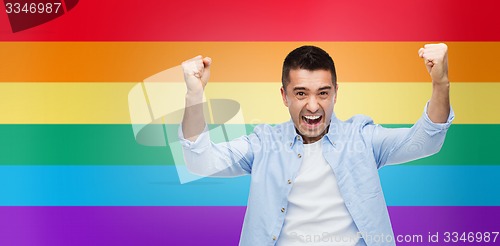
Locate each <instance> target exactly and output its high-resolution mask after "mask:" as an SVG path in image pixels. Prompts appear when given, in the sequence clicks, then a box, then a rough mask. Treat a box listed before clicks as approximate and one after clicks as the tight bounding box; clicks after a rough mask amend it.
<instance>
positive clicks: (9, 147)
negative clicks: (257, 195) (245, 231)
mask: <svg viewBox="0 0 500 246" xmlns="http://www.w3.org/2000/svg"><path fill="white" fill-rule="evenodd" d="M498 9H499V4H498V3H497V2H496V1H493V0H478V1H474V2H458V1H452V0H442V1H435V0H416V1H411V2H407V1H405V2H401V1H397V0H379V1H366V2H359V1H338V2H336V1H322V0H320V1H312V2H305V1H287V2H282V3H281V2H271V1H263V0H254V1H244V2H242V1H230V0H215V1H189V2H186V1H172V2H170V1H160V0H156V1H147V2H138V1H97V0H87V1H81V2H79V4H78V5H77V6H76V7H75V8H74V9H73V10H72V11H71V12H68V13H67V14H65V15H64V16H62V17H59V18H57V19H55V20H53V21H51V22H48V23H46V24H43V25H41V26H38V27H35V28H32V29H29V30H26V31H22V32H19V33H15V34H13V33H12V32H11V30H10V26H9V23H8V19H7V15H4V14H0V55H1V59H0V105H1V106H0V133H1V135H0V145H1V148H0V245H23V246H24V245H200V244H201V243H204V244H207V245H235V244H237V242H238V240H239V234H240V231H241V225H242V221H243V216H244V212H245V206H246V202H247V193H248V189H249V180H250V178H249V177H240V178H231V179H201V180H198V181H195V182H191V183H188V184H184V185H181V184H179V181H178V178H177V174H176V172H175V167H174V165H173V164H174V163H173V159H172V154H171V153H170V150H169V148H168V147H147V146H141V145H139V144H137V143H136V142H135V139H134V135H133V132H132V127H131V125H130V116H129V112H128V105H127V95H128V92H129V91H130V89H131V88H132V87H133V86H134V85H135V84H136V83H137V82H141V81H142V80H144V79H145V78H147V77H149V76H150V75H153V74H155V73H157V72H159V71H162V70H165V69H168V68H170V67H174V66H177V65H179V64H180V63H181V62H182V61H183V60H186V59H188V58H191V57H193V56H195V55H198V54H203V55H207V56H211V57H212V58H213V60H214V65H213V69H212V78H211V82H210V85H209V87H207V89H208V90H211V93H212V94H213V95H214V96H215V97H219V98H233V99H236V100H238V102H240V103H241V105H242V109H243V112H244V116H245V122H247V123H248V124H247V125H246V127H247V130H248V131H249V132H250V131H251V130H252V127H253V125H254V124H256V123H270V124H274V123H280V122H283V121H286V120H288V117H289V116H288V113H287V110H286V109H285V108H284V107H283V106H282V103H281V102H280V97H279V91H278V90H279V86H280V82H279V81H280V76H281V63H282V60H283V58H284V57H285V56H286V54H287V53H288V52H289V51H290V50H292V49H293V48H295V47H297V46H300V45H303V44H313V45H318V46H321V47H322V48H324V49H325V50H327V51H328V52H329V53H330V54H331V55H332V57H333V58H334V60H335V61H336V66H337V69H338V70H337V73H338V77H339V85H340V89H339V95H338V99H337V102H338V103H337V106H336V113H337V116H338V117H339V118H341V119H347V118H348V117H350V116H351V115H354V114H359V113H361V114H367V115H370V116H372V118H373V119H374V120H375V122H376V123H381V124H384V125H386V126H390V127H396V126H410V125H411V124H412V123H413V122H415V121H416V120H417V119H418V117H419V116H420V114H421V113H422V110H423V106H424V104H425V102H426V100H427V99H428V98H429V97H430V92H431V84H430V82H429V75H428V74H427V72H426V70H425V67H424V65H423V62H422V61H421V59H420V58H418V55H417V50H418V48H420V47H421V46H422V45H423V44H425V43H429V42H446V43H447V44H448V46H449V64H450V65H449V66H450V68H449V69H450V79H451V80H452V89H451V93H452V95H451V99H452V105H453V107H454V110H455V113H456V119H455V122H454V125H453V126H452V127H451V128H450V129H449V132H448V136H447V139H446V142H445V145H444V146H443V149H442V151H441V152H440V153H438V154H436V155H435V156H432V157H429V158H425V159H421V160H418V161H414V162H411V163H409V164H406V165H400V166H391V167H386V168H383V169H382V170H381V172H380V175H381V179H382V184H383V188H384V192H385V195H386V200H387V203H388V206H389V212H390V215H391V220H392V222H393V227H394V232H395V234H396V235H423V239H424V242H426V240H427V236H428V234H429V233H431V234H435V233H444V232H455V231H456V232H492V231H499V230H500V223H499V221H500V207H499V206H500V189H499V186H500V181H498V180H499V179H498V178H499V177H500V157H499V155H498V153H497V151H498V148H499V147H500V144H498V139H500V101H499V100H500V99H499V97H498V95H499V93H500V73H499V72H498V71H499V69H500V62H499V60H498V57H500V42H499V41H500V32H499V31H498V30H499V27H500V18H498V17H497V16H498V15H497V13H496V12H497V10H498ZM2 11H3V10H2ZM498 241H500V238H499V239H497V242H498ZM462 243H463V242H462ZM476 244H477V245H485V244H484V243H476ZM490 244H491V243H490ZM398 245H415V244H412V243H404V242H402V243H398ZM486 245H489V244H486ZM492 245H493V244H492Z"/></svg>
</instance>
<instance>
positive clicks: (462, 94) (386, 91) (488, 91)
mask: <svg viewBox="0 0 500 246" xmlns="http://www.w3.org/2000/svg"><path fill="white" fill-rule="evenodd" d="M135 85H137V83H119V82H114V83H60V82H59V83H0V105H2V107H0V115H1V117H0V123H1V124H129V123H130V115H129V107H128V93H129V91H130V90H131V89H132V87H134V86H135ZM279 88H280V84H279V83H255V82H254V83H228V82H224V83H215V82H210V84H209V85H208V86H207V92H206V96H207V98H225V99H233V100H236V101H238V102H239V103H240V104H241V109H242V113H243V116H244V119H245V123H247V124H257V123H280V122H283V121H287V120H288V119H289V115H288V111H287V109H286V108H285V107H284V105H283V103H282V102H281V97H280V94H279ZM451 92H452V95H451V99H452V106H453V108H454V110H455V112H456V120H455V123H461V124H500V114H499V112H500V99H499V97H498V92H500V83H499V82H497V83H453V84H452V86H451ZM430 94H431V84H430V83H422V82H417V83H378V82H377V83H375V82H366V83H340V88H339V94H338V97H337V105H336V106H335V112H336V114H337V116H338V117H339V118H340V119H344V120H345V119H347V118H349V117H350V116H352V115H354V114H366V115H369V116H371V117H372V118H373V119H374V121H375V122H376V123H381V124H391V123H392V124H410V123H413V122H414V121H415V120H417V119H418V117H419V116H420V114H421V113H422V111H423V107H424V105H425V102H426V101H427V100H428V99H429V98H430ZM179 100H183V95H179V97H178V98H177V99H173V98H171V100H170V101H172V102H173V103H174V101H175V102H176V104H178V102H177V101H179Z"/></svg>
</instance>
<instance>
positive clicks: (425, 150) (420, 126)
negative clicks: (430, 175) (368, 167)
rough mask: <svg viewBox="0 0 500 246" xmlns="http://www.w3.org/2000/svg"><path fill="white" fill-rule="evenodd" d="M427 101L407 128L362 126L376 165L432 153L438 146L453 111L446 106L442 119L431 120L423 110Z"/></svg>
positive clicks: (409, 159) (451, 118)
mask: <svg viewBox="0 0 500 246" xmlns="http://www.w3.org/2000/svg"><path fill="white" fill-rule="evenodd" d="M428 104H429V103H428V102H427V104H426V105H425V107H424V112H423V114H422V116H421V117H420V119H419V120H418V121H417V122H416V123H415V124H414V125H413V126H412V127H411V128H385V127H382V126H380V125H374V124H368V125H366V126H365V128H364V129H363V132H364V133H365V134H366V137H367V138H368V139H370V140H371V141H370V143H371V144H372V149H373V154H374V157H375V161H376V163H377V166H378V168H381V167H382V166H384V165H390V164H399V163H404V162H408V161H412V160H416V159H419V158H423V157H426V156H430V155H432V154H435V153H437V152H439V150H441V147H442V145H443V143H444V140H445V137H446V132H447V131H448V128H449V127H450V125H451V123H452V121H453V119H454V118H455V114H454V112H453V109H452V108H450V114H449V115H448V120H447V121H446V122H445V123H434V122H432V120H431V119H430V118H429V116H428V114H427V107H428Z"/></svg>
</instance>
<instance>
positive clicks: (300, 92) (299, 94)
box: [296, 91, 306, 96]
mask: <svg viewBox="0 0 500 246" xmlns="http://www.w3.org/2000/svg"><path fill="white" fill-rule="evenodd" d="M296 95H297V96H305V95H306V94H305V93H304V92H302V91H299V92H297V94H296Z"/></svg>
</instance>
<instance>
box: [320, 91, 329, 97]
mask: <svg viewBox="0 0 500 246" xmlns="http://www.w3.org/2000/svg"><path fill="white" fill-rule="evenodd" d="M319 94H320V95H322V96H326V95H328V92H326V91H322V92H320V93H319Z"/></svg>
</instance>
